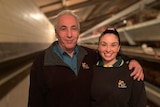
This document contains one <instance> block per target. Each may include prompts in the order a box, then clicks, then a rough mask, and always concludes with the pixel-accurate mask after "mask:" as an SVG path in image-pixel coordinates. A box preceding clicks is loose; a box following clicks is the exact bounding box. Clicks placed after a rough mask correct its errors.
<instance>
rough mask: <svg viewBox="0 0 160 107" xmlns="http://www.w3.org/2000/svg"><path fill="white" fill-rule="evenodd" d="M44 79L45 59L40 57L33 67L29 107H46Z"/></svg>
mask: <svg viewBox="0 0 160 107" xmlns="http://www.w3.org/2000/svg"><path fill="white" fill-rule="evenodd" d="M43 79H44V76H43V57H38V58H36V60H35V61H34V62H33V65H32V67H31V72H30V86H29V98H28V107H46V104H45V98H44V92H43V82H44V81H43Z"/></svg>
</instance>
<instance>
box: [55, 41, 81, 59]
mask: <svg viewBox="0 0 160 107" xmlns="http://www.w3.org/2000/svg"><path fill="white" fill-rule="evenodd" d="M53 48H54V49H53V50H54V51H55V52H56V53H57V54H58V55H59V56H60V57H62V56H63V55H64V54H67V53H66V52H65V51H63V50H62V49H61V48H60V47H59V45H58V41H56V43H55V45H54V47H53ZM77 53H78V47H77V45H76V47H75V48H74V55H75V54H77Z"/></svg>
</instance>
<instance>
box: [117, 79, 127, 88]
mask: <svg viewBox="0 0 160 107" xmlns="http://www.w3.org/2000/svg"><path fill="white" fill-rule="evenodd" d="M118 88H127V85H126V83H125V82H124V81H122V80H119V81H118Z"/></svg>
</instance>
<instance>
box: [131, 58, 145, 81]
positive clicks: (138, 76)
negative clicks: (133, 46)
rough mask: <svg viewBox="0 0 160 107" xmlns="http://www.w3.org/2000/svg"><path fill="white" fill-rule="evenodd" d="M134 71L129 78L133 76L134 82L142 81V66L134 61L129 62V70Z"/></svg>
mask: <svg viewBox="0 0 160 107" xmlns="http://www.w3.org/2000/svg"><path fill="white" fill-rule="evenodd" d="M133 68H134V71H133V72H132V73H131V75H130V76H134V77H133V78H134V80H135V79H137V80H138V81H140V80H143V79H144V73H143V69H142V66H141V65H140V64H139V63H138V62H137V61H136V60H131V61H130V62H129V69H130V70H131V69H133Z"/></svg>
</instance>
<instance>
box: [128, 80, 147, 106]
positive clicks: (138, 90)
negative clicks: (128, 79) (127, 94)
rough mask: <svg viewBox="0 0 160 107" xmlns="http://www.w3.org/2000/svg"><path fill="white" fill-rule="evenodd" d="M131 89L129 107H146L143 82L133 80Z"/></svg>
mask: <svg viewBox="0 0 160 107" xmlns="http://www.w3.org/2000/svg"><path fill="white" fill-rule="evenodd" d="M133 81H134V82H133V89H132V93H131V99H130V107H146V105H147V100H146V91H145V87H144V81H137V80H133Z"/></svg>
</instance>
